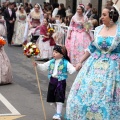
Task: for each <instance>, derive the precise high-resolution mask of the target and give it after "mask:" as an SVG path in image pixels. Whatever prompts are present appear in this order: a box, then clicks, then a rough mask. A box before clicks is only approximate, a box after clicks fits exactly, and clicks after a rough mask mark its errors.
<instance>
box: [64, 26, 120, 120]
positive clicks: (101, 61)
mask: <svg viewBox="0 0 120 120" xmlns="http://www.w3.org/2000/svg"><path fill="white" fill-rule="evenodd" d="M103 26H104V25H102V26H99V27H97V28H96V30H95V33H94V37H95V40H94V41H93V42H92V43H91V44H90V46H89V47H88V51H89V52H90V53H91V56H90V57H89V58H88V59H87V61H86V62H85V64H84V65H83V67H82V69H81V70H80V72H79V73H78V75H77V77H76V79H75V81H74V83H73V85H72V88H71V90H70V93H69V96H68V100H67V107H66V120H120V25H117V32H116V35H115V36H109V37H102V36H100V35H99V32H100V31H101V29H102V28H103Z"/></svg>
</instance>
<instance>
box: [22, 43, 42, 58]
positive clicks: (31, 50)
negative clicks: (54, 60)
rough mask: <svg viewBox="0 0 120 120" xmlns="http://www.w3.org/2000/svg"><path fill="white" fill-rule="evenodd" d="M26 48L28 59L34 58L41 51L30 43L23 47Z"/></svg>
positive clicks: (25, 52) (25, 53)
mask: <svg viewBox="0 0 120 120" xmlns="http://www.w3.org/2000/svg"><path fill="white" fill-rule="evenodd" d="M23 47H24V49H23V50H24V55H25V56H27V57H28V58H30V57H32V56H36V55H38V54H39V53H40V50H39V49H38V48H37V46H36V44H34V43H32V42H29V43H27V44H26V45H23Z"/></svg>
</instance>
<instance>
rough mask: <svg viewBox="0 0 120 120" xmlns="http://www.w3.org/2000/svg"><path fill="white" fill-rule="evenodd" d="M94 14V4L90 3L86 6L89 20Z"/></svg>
mask: <svg viewBox="0 0 120 120" xmlns="http://www.w3.org/2000/svg"><path fill="white" fill-rule="evenodd" d="M91 14H92V4H91V3H88V4H87V6H86V11H85V15H86V16H87V17H88V19H89V18H90V16H91Z"/></svg>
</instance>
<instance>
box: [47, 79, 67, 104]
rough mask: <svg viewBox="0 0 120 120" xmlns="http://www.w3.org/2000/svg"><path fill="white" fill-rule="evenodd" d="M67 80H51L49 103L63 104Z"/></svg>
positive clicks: (48, 94)
mask: <svg viewBox="0 0 120 120" xmlns="http://www.w3.org/2000/svg"><path fill="white" fill-rule="evenodd" d="M65 90H66V80H62V81H58V79H57V78H53V77H51V78H50V82H49V86H48V93H47V102H52V103H53V102H62V103H64V101H65Z"/></svg>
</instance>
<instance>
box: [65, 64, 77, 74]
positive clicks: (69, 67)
mask: <svg viewBox="0 0 120 120" xmlns="http://www.w3.org/2000/svg"><path fill="white" fill-rule="evenodd" d="M67 71H68V73H69V74H73V73H74V72H76V69H75V67H74V66H73V65H72V64H71V63H69V62H68V63H67Z"/></svg>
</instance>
